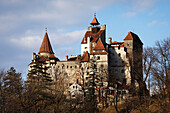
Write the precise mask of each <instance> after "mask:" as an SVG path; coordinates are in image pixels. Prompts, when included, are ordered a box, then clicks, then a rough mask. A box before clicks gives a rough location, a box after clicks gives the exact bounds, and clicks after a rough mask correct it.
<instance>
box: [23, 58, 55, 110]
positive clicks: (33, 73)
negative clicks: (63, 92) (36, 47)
mask: <svg viewBox="0 0 170 113" xmlns="http://www.w3.org/2000/svg"><path fill="white" fill-rule="evenodd" d="M31 68H32V69H31V70H30V71H29V73H28V80H27V81H26V83H27V94H26V97H25V99H26V100H27V102H28V103H26V104H27V105H29V106H27V108H28V109H29V110H30V109H31V110H32V111H33V112H45V111H49V109H50V108H49V107H50V104H52V103H53V100H54V98H55V95H54V92H53V91H54V81H53V80H52V78H51V77H50V75H49V73H47V70H48V68H49V67H47V66H45V62H43V61H40V60H39V59H38V58H36V59H35V63H34V65H33V66H32V67H31Z"/></svg>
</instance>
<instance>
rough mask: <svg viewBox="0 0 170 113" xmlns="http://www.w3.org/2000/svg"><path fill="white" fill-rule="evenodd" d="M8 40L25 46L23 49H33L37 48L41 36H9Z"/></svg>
mask: <svg viewBox="0 0 170 113" xmlns="http://www.w3.org/2000/svg"><path fill="white" fill-rule="evenodd" d="M10 42H11V43H12V44H14V45H15V46H18V47H21V48H25V49H33V48H37V47H38V45H40V42H41V37H39V36H26V37H22V38H11V39H10Z"/></svg>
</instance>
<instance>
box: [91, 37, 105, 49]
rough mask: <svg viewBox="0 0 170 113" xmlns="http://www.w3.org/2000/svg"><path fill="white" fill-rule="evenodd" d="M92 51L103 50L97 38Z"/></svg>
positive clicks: (100, 41)
mask: <svg viewBox="0 0 170 113" xmlns="http://www.w3.org/2000/svg"><path fill="white" fill-rule="evenodd" d="M93 50H105V47H104V45H103V43H102V40H101V39H100V38H99V40H98V41H97V44H96V45H95V46H94V47H93Z"/></svg>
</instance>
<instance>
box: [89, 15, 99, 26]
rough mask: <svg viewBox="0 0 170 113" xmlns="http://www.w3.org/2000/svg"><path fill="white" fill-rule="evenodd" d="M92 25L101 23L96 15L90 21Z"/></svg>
mask: <svg viewBox="0 0 170 113" xmlns="http://www.w3.org/2000/svg"><path fill="white" fill-rule="evenodd" d="M90 24H91V25H99V24H100V23H99V22H98V20H97V18H96V17H94V18H93V20H92V22H91V23H90Z"/></svg>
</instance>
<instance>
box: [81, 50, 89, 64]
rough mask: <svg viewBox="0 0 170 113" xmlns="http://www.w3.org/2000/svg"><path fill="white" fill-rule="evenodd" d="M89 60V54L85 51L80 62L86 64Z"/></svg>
mask: <svg viewBox="0 0 170 113" xmlns="http://www.w3.org/2000/svg"><path fill="white" fill-rule="evenodd" d="M89 59H90V56H89V53H88V52H87V51H86V52H85V54H84V55H83V58H82V62H88V61H89Z"/></svg>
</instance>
